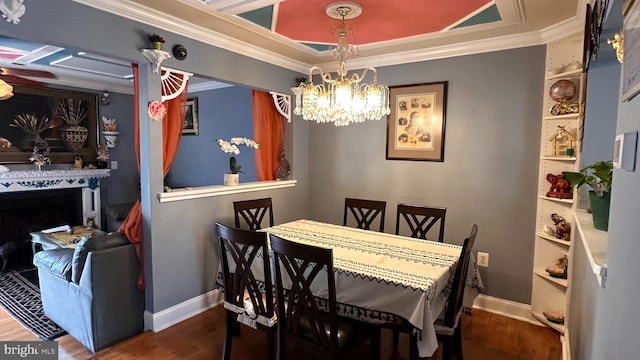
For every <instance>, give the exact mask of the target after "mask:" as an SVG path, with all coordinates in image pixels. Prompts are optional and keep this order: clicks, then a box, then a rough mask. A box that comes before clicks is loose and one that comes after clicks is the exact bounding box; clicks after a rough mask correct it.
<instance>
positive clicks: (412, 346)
mask: <svg viewBox="0 0 640 360" xmlns="http://www.w3.org/2000/svg"><path fill="white" fill-rule="evenodd" d="M409 359H410V360H419V359H420V355H419V354H418V339H417V338H416V337H415V336H413V334H409Z"/></svg>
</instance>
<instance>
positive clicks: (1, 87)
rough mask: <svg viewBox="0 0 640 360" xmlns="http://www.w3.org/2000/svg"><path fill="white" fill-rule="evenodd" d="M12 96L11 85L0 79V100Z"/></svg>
mask: <svg viewBox="0 0 640 360" xmlns="http://www.w3.org/2000/svg"><path fill="white" fill-rule="evenodd" d="M12 96H13V86H11V85H9V84H7V83H6V82H5V81H4V80H2V79H0V100H7V99H9V98H10V97H12Z"/></svg>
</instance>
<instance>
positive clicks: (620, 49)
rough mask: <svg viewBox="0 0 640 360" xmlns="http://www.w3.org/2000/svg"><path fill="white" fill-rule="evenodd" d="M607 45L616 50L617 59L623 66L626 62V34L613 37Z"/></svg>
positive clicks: (608, 40)
mask: <svg viewBox="0 0 640 360" xmlns="http://www.w3.org/2000/svg"><path fill="white" fill-rule="evenodd" d="M607 44H609V45H611V46H613V48H614V49H615V50H616V57H617V58H618V62H620V64H622V62H623V61H624V34H623V33H621V32H619V33H616V34H615V35H614V36H613V40H611V39H607Z"/></svg>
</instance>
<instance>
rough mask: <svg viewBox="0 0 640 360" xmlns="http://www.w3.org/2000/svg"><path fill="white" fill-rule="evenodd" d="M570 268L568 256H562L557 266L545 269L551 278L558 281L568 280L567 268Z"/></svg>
mask: <svg viewBox="0 0 640 360" xmlns="http://www.w3.org/2000/svg"><path fill="white" fill-rule="evenodd" d="M568 266H569V258H568V257H567V255H562V257H560V258H559V259H558V262H556V264H555V265H552V266H549V267H548V268H546V269H545V271H546V272H548V273H549V276H551V277H554V278H557V279H566V278H567V267H568Z"/></svg>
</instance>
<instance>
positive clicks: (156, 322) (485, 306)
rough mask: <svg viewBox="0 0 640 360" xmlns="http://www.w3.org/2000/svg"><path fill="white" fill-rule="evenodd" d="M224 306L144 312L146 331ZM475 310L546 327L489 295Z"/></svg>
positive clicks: (202, 300) (204, 303)
mask: <svg viewBox="0 0 640 360" xmlns="http://www.w3.org/2000/svg"><path fill="white" fill-rule="evenodd" d="M220 304H222V291H220V290H218V289H216V290H212V291H209V292H207V293H205V294H202V295H200V296H196V297H195V298H192V299H189V300H187V301H184V302H182V303H180V304H177V305H174V306H172V307H170V308H168V309H165V310H162V311H160V312H158V313H151V312H149V311H145V312H144V325H145V329H147V330H152V331H154V332H158V331H162V330H164V329H166V328H168V327H170V326H173V325H175V324H177V323H179V322H181V321H184V320H186V319H188V318H190V317H192V316H195V315H198V314H200V313H201V312H203V311H205V310H207V309H210V308H212V307H214V306H217V305H220ZM473 308H474V309H479V310H484V311H488V312H490V313H494V314H498V315H502V316H506V317H509V318H512V319H516V320H520V321H526V322H528V323H531V324H535V325H539V326H544V325H543V324H542V323H541V322H539V321H538V320H537V319H535V318H534V317H533V316H532V315H531V306H530V305H527V304H522V303H518V302H515V301H510V300H505V299H500V298H497V297H493V296H489V295H478V297H477V298H476V299H475V301H474V302H473Z"/></svg>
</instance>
